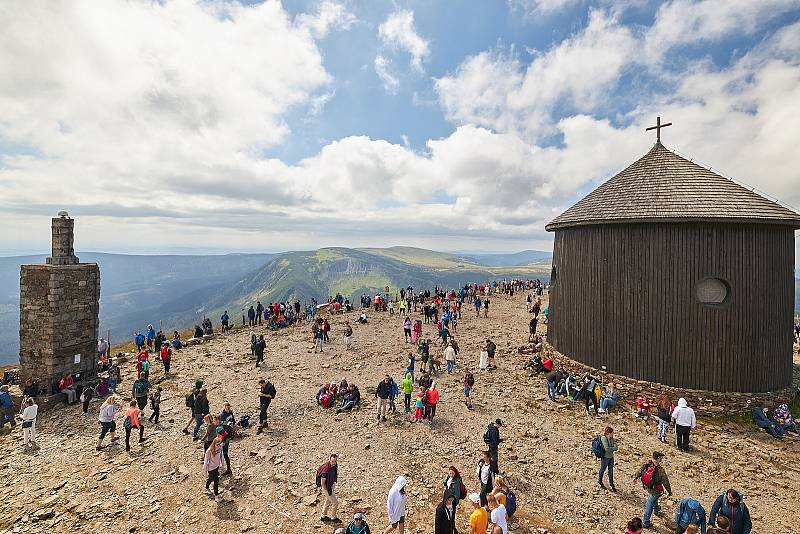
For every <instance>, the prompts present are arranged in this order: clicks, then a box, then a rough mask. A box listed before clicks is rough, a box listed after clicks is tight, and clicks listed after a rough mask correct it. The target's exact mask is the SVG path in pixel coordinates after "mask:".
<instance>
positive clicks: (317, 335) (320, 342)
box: [314, 323, 325, 354]
mask: <svg viewBox="0 0 800 534" xmlns="http://www.w3.org/2000/svg"><path fill="white" fill-rule="evenodd" d="M315 324H316V323H315ZM317 349H319V351H320V352H325V332H323V331H322V328H320V327H319V326H317V330H316V331H315V332H314V354H316V353H317Z"/></svg>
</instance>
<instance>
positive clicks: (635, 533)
mask: <svg viewBox="0 0 800 534" xmlns="http://www.w3.org/2000/svg"><path fill="white" fill-rule="evenodd" d="M643 531H644V526H642V520H641V519H640V518H638V517H634V518H633V519H631V520H630V521H628V524H627V525H626V526H625V533H624V534H642V532H643Z"/></svg>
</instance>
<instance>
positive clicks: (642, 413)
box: [636, 392, 652, 421]
mask: <svg viewBox="0 0 800 534" xmlns="http://www.w3.org/2000/svg"><path fill="white" fill-rule="evenodd" d="M651 406H652V405H651V404H650V399H648V398H647V394H645V393H644V392H640V393H639V394H638V395H637V396H636V417H639V418H641V419H643V420H645V421H647V420H648V419H650V407H651Z"/></svg>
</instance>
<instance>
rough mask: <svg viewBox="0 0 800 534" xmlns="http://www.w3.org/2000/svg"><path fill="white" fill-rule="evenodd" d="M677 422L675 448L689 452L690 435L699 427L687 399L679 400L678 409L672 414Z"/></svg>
mask: <svg viewBox="0 0 800 534" xmlns="http://www.w3.org/2000/svg"><path fill="white" fill-rule="evenodd" d="M672 420H673V421H675V446H676V447H677V448H678V450H681V451H683V452H689V434H690V433H691V431H692V430H694V428H695V426H697V419H696V418H695V415H694V410H693V409H691V408H689V405H688V404H687V402H686V399H684V398H683V397H681V398H680V399H678V407H677V408H675V411H674V412H672Z"/></svg>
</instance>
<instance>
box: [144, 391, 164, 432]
mask: <svg viewBox="0 0 800 534" xmlns="http://www.w3.org/2000/svg"><path fill="white" fill-rule="evenodd" d="M163 390H164V388H162V387H161V386H158V388H157V389H156V392H155V393H153V394H152V395H150V408H151V409H152V410H153V413H151V414H150V417H148V418H147V420H148V421H150V422H151V423H153V422H155V424H158V416H159V415H160V414H161V392H162V391H163ZM153 419H155V421H153Z"/></svg>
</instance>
